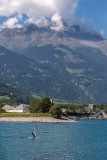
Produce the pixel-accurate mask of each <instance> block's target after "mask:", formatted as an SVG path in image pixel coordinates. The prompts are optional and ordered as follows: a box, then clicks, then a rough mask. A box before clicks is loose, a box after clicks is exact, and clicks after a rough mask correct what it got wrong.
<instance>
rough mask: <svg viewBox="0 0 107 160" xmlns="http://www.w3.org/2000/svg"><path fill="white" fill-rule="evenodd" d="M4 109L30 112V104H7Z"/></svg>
mask: <svg viewBox="0 0 107 160" xmlns="http://www.w3.org/2000/svg"><path fill="white" fill-rule="evenodd" d="M3 109H4V110H5V111H6V112H12V113H13V112H17V113H29V105H26V104H20V105H19V106H10V105H5V106H4V107H3Z"/></svg>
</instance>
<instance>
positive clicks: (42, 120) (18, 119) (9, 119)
mask: <svg viewBox="0 0 107 160" xmlns="http://www.w3.org/2000/svg"><path fill="white" fill-rule="evenodd" d="M33 121H34V122H38V123H74V122H77V121H75V120H72V119H55V118H52V117H0V122H33Z"/></svg>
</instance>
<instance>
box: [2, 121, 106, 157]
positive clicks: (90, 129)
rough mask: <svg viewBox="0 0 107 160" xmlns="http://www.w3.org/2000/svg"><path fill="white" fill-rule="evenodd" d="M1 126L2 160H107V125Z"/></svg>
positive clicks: (86, 123)
mask: <svg viewBox="0 0 107 160" xmlns="http://www.w3.org/2000/svg"><path fill="white" fill-rule="evenodd" d="M32 130H33V124H32V123H0V160H107V121H106V120H105V121H104V120H98V121H97V120H86V121H80V122H77V123H54V124H51V123H37V124H36V131H37V139H33V138H32V136H31V131H32Z"/></svg>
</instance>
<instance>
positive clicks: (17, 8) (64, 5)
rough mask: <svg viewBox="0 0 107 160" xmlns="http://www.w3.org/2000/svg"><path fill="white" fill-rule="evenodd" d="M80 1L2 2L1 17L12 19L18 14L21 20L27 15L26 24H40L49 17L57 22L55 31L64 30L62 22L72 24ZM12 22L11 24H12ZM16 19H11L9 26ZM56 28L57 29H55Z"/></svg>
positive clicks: (26, 0) (11, 0) (21, 0)
mask: <svg viewBox="0 0 107 160" xmlns="http://www.w3.org/2000/svg"><path fill="white" fill-rule="evenodd" d="M78 2H79V0H0V16H6V17H10V16H12V15H15V14H17V15H18V18H19V19H20V20H22V19H23V16H22V15H23V14H25V15H26V16H27V17H28V19H27V20H26V21H25V23H26V22H29V23H30V22H32V23H35V24H37V23H40V22H42V21H44V22H45V23H46V18H45V17H48V18H50V19H52V21H54V22H55V24H56V25H54V26H53V28H54V29H56V30H58V28H62V22H61V21H62V20H63V21H65V22H69V23H72V20H73V19H74V16H75V11H76V8H77V6H78ZM55 19H56V20H55ZM10 21H11V22H10ZM13 21H14V22H15V23H17V22H16V21H17V20H16V21H15V19H9V21H8V22H5V23H7V24H9V25H8V26H12V24H11V23H13V26H14V22H13ZM55 26H56V27H55Z"/></svg>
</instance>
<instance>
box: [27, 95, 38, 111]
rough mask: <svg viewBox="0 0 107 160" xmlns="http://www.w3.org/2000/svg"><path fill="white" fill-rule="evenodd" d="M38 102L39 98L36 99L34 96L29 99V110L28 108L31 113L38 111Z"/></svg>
mask: <svg viewBox="0 0 107 160" xmlns="http://www.w3.org/2000/svg"><path fill="white" fill-rule="evenodd" d="M38 103H39V100H38V99H36V98H33V99H32V100H31V103H30V106H29V110H30V112H31V113H36V112H38V111H39V108H38Z"/></svg>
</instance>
